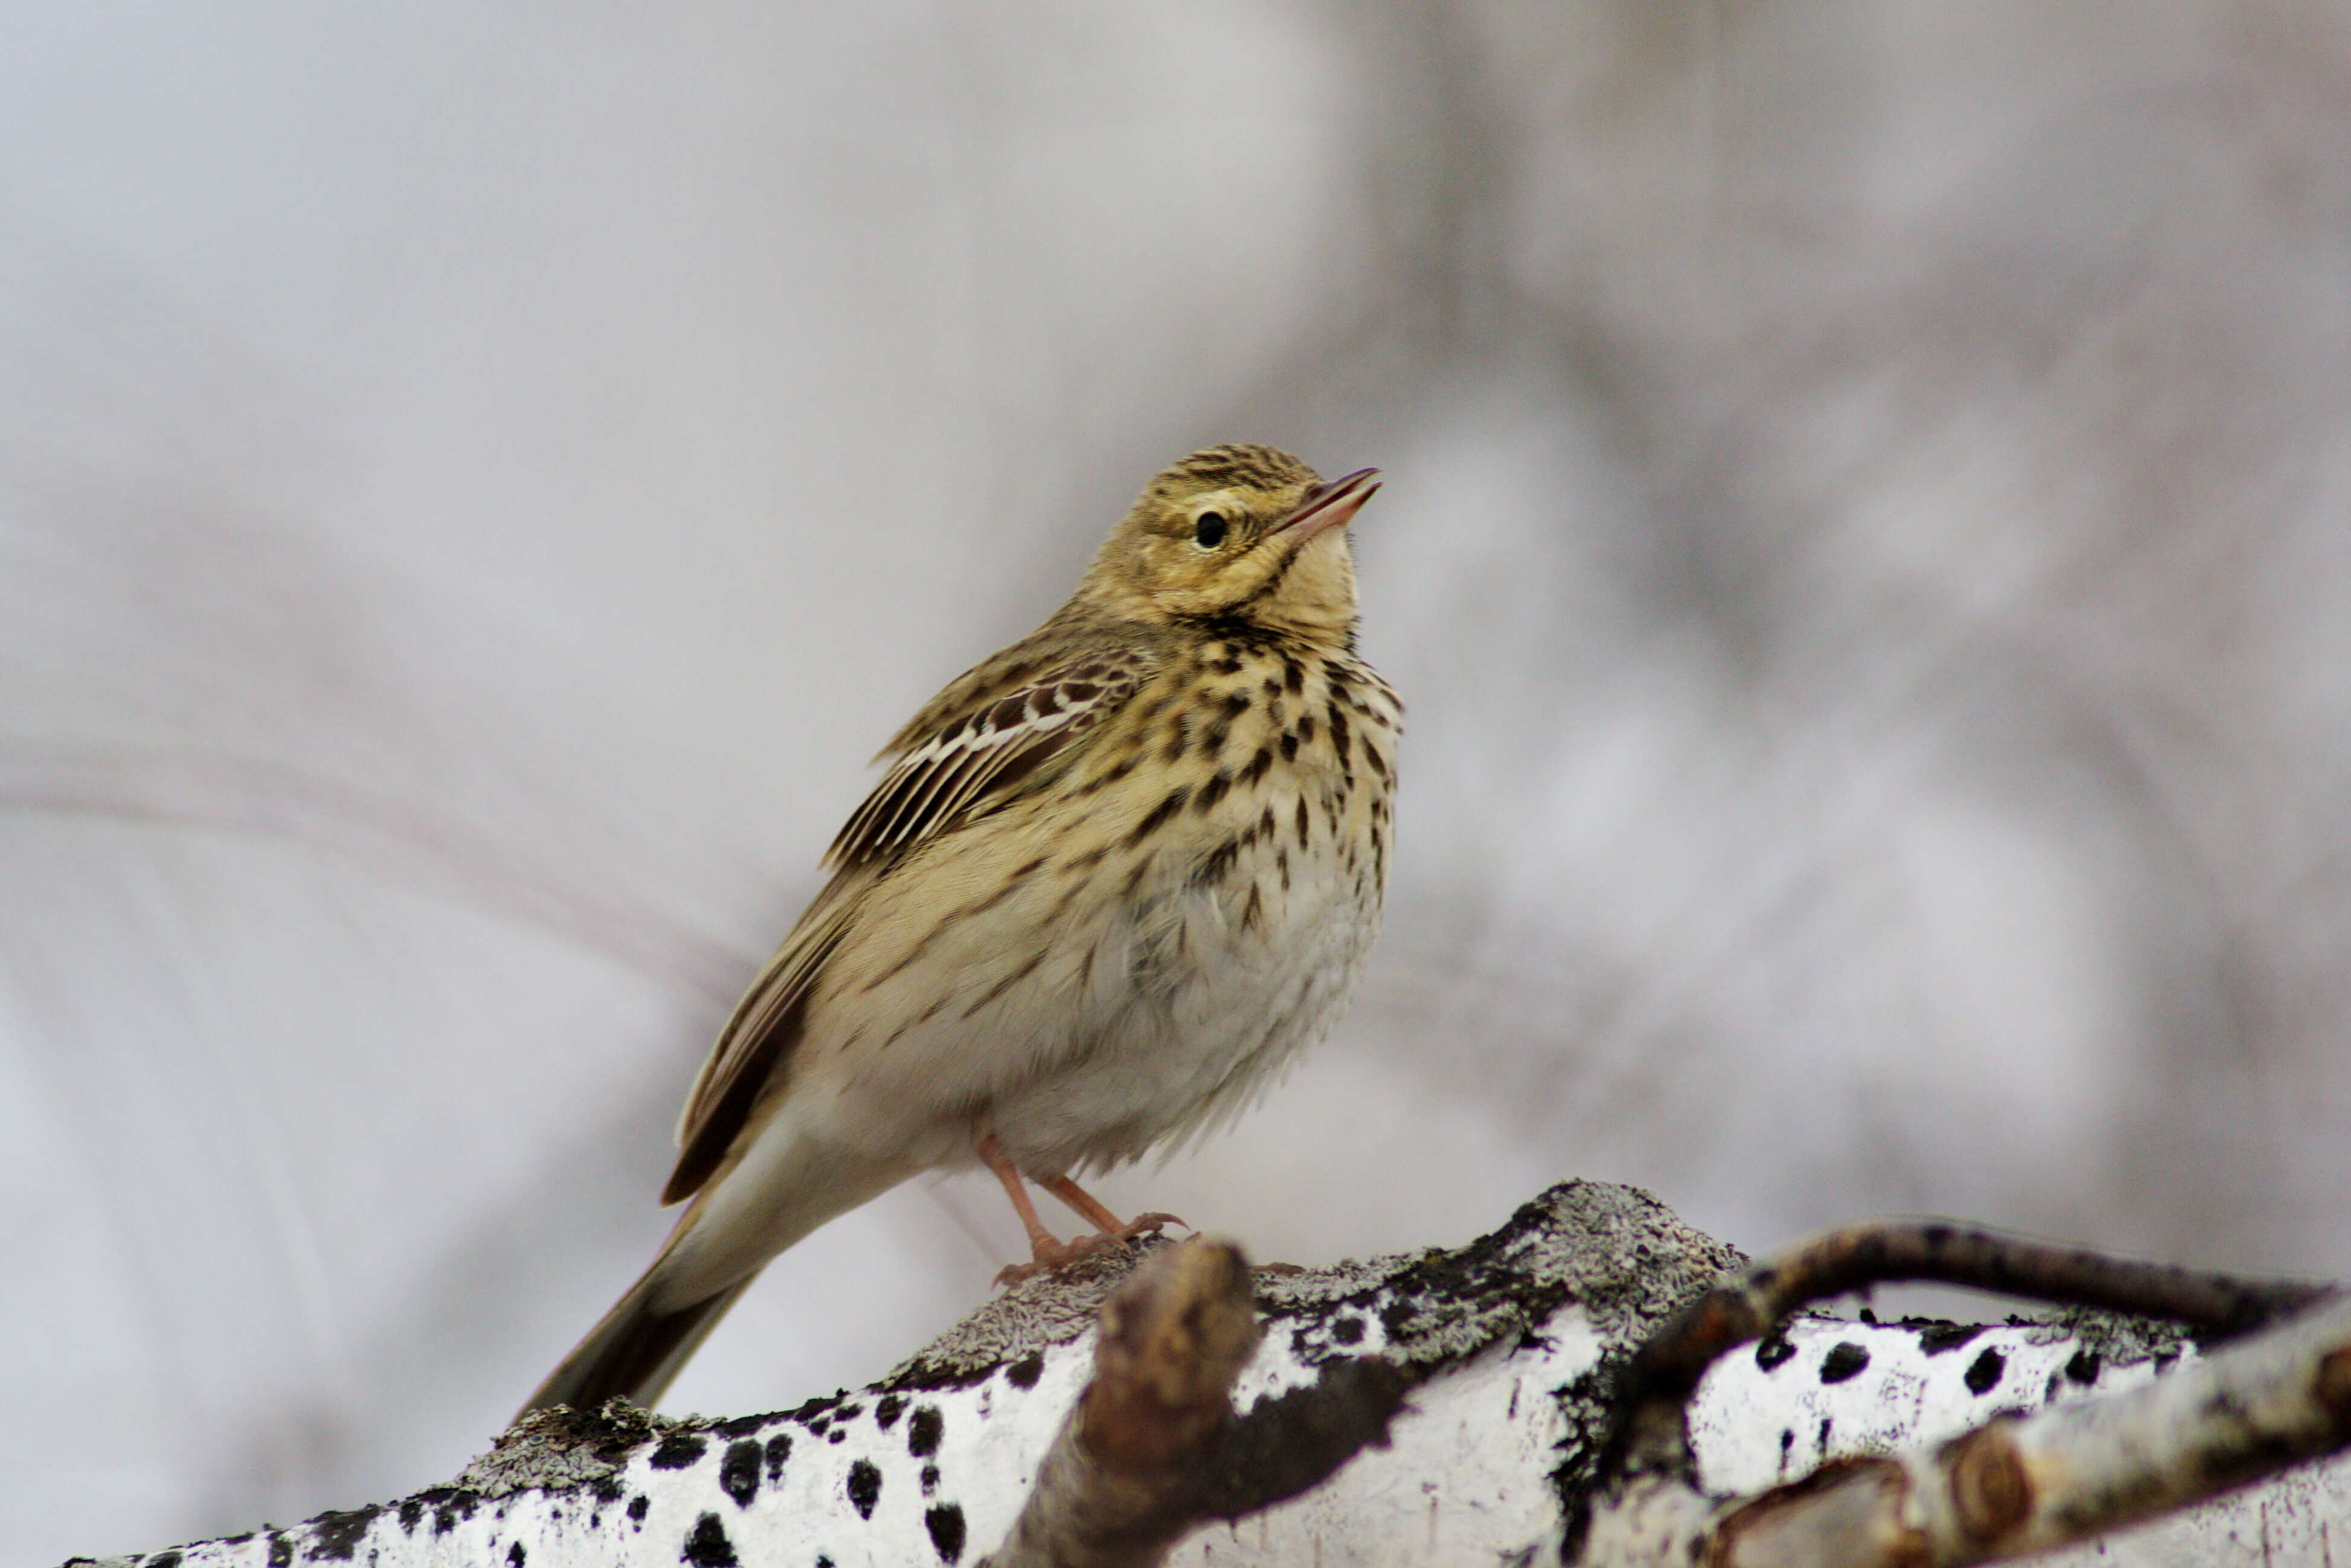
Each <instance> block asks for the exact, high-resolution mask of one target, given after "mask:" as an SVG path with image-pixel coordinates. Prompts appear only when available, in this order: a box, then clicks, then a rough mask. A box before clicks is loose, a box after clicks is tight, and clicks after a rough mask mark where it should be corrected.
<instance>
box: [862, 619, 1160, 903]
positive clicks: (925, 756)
mask: <svg viewBox="0 0 2351 1568" xmlns="http://www.w3.org/2000/svg"><path fill="white" fill-rule="evenodd" d="M984 668H985V666H983V669H984ZM1150 669H1151V661H1150V660H1149V659H1148V658H1147V657H1146V656H1145V655H1144V654H1142V653H1127V652H1118V653H1089V654H1086V655H1083V656H1081V657H1075V658H1072V659H1071V660H1069V661H1068V662H1066V663H1063V664H1059V665H1057V666H1056V667H1054V668H1052V669H1050V670H1048V671H1045V672H1043V673H1040V674H1036V675H1034V676H1032V677H1030V678H1029V679H1026V680H1024V681H1022V682H1020V683H1019V684H1018V685H1012V686H1010V687H1009V688H1008V689H1006V688H1003V687H997V688H995V689H992V690H991V689H988V688H986V687H983V688H982V690H981V691H980V692H978V693H977V694H974V695H973V696H972V697H971V698H969V699H967V700H966V701H965V702H964V703H963V704H962V705H961V706H960V707H959V708H956V709H950V710H949V711H948V712H947V713H946V715H944V716H942V722H940V723H938V724H936V725H935V726H933V727H930V728H929V729H928V730H927V732H926V733H915V734H912V735H902V737H900V744H899V745H898V746H897V747H894V748H893V749H895V750H897V752H898V760H897V762H896V764H895V765H894V766H893V767H892V768H891V769H890V771H889V772H888V773H886V774H884V775H883V779H882V781H881V782H880V783H879V784H876V785H875V786H874V787H873V793H872V794H871V795H868V796H867V797H866V798H865V803H864V804H863V805H862V806H860V807H859V808H858V809H857V813H856V815H854V816H852V817H851V818H850V819H849V822H848V824H847V825H846V826H845V827H843V828H842V829H841V836H840V837H838V838H836V839H834V840H833V841H832V848H831V850H829V851H827V852H825V862H826V863H827V864H829V865H833V866H838V867H841V868H842V869H844V870H845V869H847V868H849V867H852V866H856V865H860V864H863V863H864V862H868V861H872V860H873V859H876V858H877V857H880V856H883V855H887V854H890V853H893V852H897V851H901V850H904V849H905V848H907V847H909V846H911V845H914V844H917V843H920V842H921V841H923V840H925V839H927V838H930V837H931V836H933V835H934V834H936V833H940V832H944V831H946V830H947V829H948V828H950V827H954V826H956V825H957V824H959V823H961V822H964V821H969V820H970V819H971V818H973V817H975V816H977V815H978V814H979V813H980V812H981V811H983V810H987V808H989V807H990V806H993V805H994V804H996V803H997V802H998V801H999V800H1002V799H1003V797H1004V796H1005V794H1006V793H1007V792H1008V790H1010V789H1012V787H1013V786H1014V785H1016V784H1018V783H1019V781H1020V780H1021V779H1026V778H1028V777H1029V775H1030V774H1032V773H1034V772H1035V771H1036V770H1037V769H1038V768H1039V767H1040V766H1042V765H1043V764H1044V763H1045V762H1046V761H1047V760H1048V759H1049V758H1052V757H1053V756H1055V755H1056V754H1057V753H1059V752H1060V751H1061V748H1062V747H1066V746H1068V745H1069V744H1070V743H1071V741H1073V740H1075V739H1076V738H1077V737H1079V736H1080V735H1082V734H1083V733H1084V732H1085V731H1086V730H1087V729H1088V728H1090V727H1092V725H1094V724H1095V723H1096V722H1097V721H1099V720H1100V719H1101V718H1102V716H1103V715H1105V714H1107V713H1109V712H1111V711H1112V710H1113V709H1114V708H1115V707H1117V706H1118V705H1119V704H1120V703H1121V702H1123V701H1124V700H1125V698H1126V697H1127V696H1128V695H1129V694H1131V693H1132V692H1133V691H1134V689H1135V687H1136V686H1138V685H1141V684H1142V683H1143V681H1144V678H1145V677H1146V676H1147V675H1148V674H1149V673H1150ZM975 673H977V672H975ZM885 755H886V753H885Z"/></svg>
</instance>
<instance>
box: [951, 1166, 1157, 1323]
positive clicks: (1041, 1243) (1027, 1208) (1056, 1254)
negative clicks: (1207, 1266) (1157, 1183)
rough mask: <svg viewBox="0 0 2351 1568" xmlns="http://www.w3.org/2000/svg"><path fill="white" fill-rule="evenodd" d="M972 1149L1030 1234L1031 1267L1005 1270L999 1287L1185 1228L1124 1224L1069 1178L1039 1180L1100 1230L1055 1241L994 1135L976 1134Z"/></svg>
mask: <svg viewBox="0 0 2351 1568" xmlns="http://www.w3.org/2000/svg"><path fill="white" fill-rule="evenodd" d="M972 1147H973V1149H974V1150H975V1151H976V1152H977V1154H978V1155H979V1157H980V1161H981V1163H982V1164H984V1165H986V1166H987V1168H988V1169H989V1170H991V1171H994V1172H995V1173H996V1179H997V1180H998V1181H999V1182H1001V1183H1003V1184H1004V1196H1005V1197H1008V1198H1010V1199H1011V1200H1012V1210H1013V1212H1014V1213H1016V1214H1018V1215H1019V1217H1020V1223H1021V1226H1022V1227H1023V1228H1025V1229H1026V1230H1027V1231H1028V1232H1029V1251H1030V1252H1031V1253H1032V1254H1033V1255H1034V1258H1035V1261H1033V1262H1029V1263H1014V1264H1011V1265H1010V1266H1008V1267H1007V1268H1006V1269H1005V1270H1003V1271H1002V1272H1000V1273H998V1275H997V1276H996V1282H997V1283H998V1284H999V1285H1010V1284H1018V1283H1019V1281H1022V1280H1025V1279H1027V1278H1029V1276H1030V1275H1031V1274H1039V1273H1042V1272H1044V1271H1045V1270H1048V1269H1061V1268H1066V1267H1067V1266H1068V1265H1070V1264H1071V1263H1074V1262H1076V1261H1078V1260H1080V1259H1081V1258H1091V1257H1092V1256H1093V1255H1094V1254H1095V1253H1097V1252H1099V1251H1101V1250H1102V1249H1103V1248H1105V1247H1116V1246H1121V1245H1123V1244H1124V1243H1125V1242H1128V1241H1131V1240H1133V1239H1134V1238H1135V1237H1137V1236H1141V1235H1144V1234H1145V1233H1147V1232H1150V1231H1154V1230H1156V1229H1158V1228H1160V1227H1161V1226H1163V1225H1169V1224H1177V1225H1180V1224H1182V1223H1183V1222H1182V1221H1181V1220H1179V1219H1176V1218H1175V1216H1174V1215H1170V1214H1146V1215H1144V1216H1142V1217H1141V1218H1137V1219H1136V1220H1135V1221H1134V1224H1132V1225H1127V1224H1123V1223H1122V1222H1121V1221H1120V1219H1119V1218H1118V1216H1117V1215H1115V1214H1113V1213H1112V1212H1111V1211H1110V1210H1109V1209H1107V1208H1105V1207H1102V1204H1101V1203H1100V1202H1098V1201H1097V1200H1096V1199H1095V1198H1094V1197H1093V1196H1092V1194H1090V1193H1088V1192H1087V1191H1086V1190H1085V1189H1084V1188H1083V1187H1081V1186H1078V1184H1077V1183H1075V1182H1073V1181H1071V1179H1070V1178H1069V1177H1067V1176H1040V1178H1038V1185H1039V1186H1041V1187H1043V1188H1044V1189H1045V1190H1046V1191H1048V1192H1050V1193H1051V1194H1052V1195H1053V1196H1054V1197H1058V1198H1060V1199H1061V1201H1062V1202H1063V1203H1066V1204H1068V1205H1069V1206H1070V1207H1071V1208H1074V1209H1076V1210H1077V1211H1078V1212H1079V1213H1080V1214H1082V1215H1084V1216H1085V1217H1086V1218H1087V1219H1089V1220H1091V1221H1092V1222H1093V1223H1094V1224H1095V1225H1097V1226H1099V1227H1100V1228H1101V1229H1100V1231H1099V1232H1098V1233H1097V1234H1095V1235H1092V1236H1080V1237H1074V1238H1072V1239H1070V1240H1068V1241H1061V1240H1058V1239H1055V1237H1054V1235H1053V1233H1052V1232H1051V1231H1050V1230H1048V1229H1046V1228H1045V1222H1044V1221H1043V1220H1041V1219H1040V1218H1037V1206H1036V1205H1035V1204H1034V1203H1032V1202H1030V1201H1029V1188H1028V1186H1027V1184H1025V1183H1024V1182H1023V1181H1022V1180H1021V1179H1020V1167H1019V1166H1016V1165H1014V1164H1013V1163H1012V1156H1010V1155H1008V1154H1006V1153H1005V1152H1004V1145H1003V1144H1002V1143H1001V1142H1000V1141H999V1140H998V1138H997V1136H996V1134H995V1133H994V1132H993V1131H990V1132H985V1133H982V1134H979V1135H978V1136H977V1138H974V1139H973V1140H972Z"/></svg>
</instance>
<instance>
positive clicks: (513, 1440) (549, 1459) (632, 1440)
mask: <svg viewBox="0 0 2351 1568" xmlns="http://www.w3.org/2000/svg"><path fill="white" fill-rule="evenodd" d="M695 1425H696V1424H695V1423H694V1422H691V1421H674V1420H671V1419H670V1418H669V1417H668V1416H656V1415H654V1414H653V1413H652V1412H651V1411H648V1410H641V1409H639V1408H638V1407H637V1406H634V1405H632V1404H630V1403H629V1402H628V1401H627V1400H625V1399H611V1400H607V1401H605V1404H604V1407H603V1408H602V1409H601V1410H597V1411H591V1412H587V1413H584V1414H583V1413H581V1412H580V1411H576V1410H573V1409H571V1408H570V1407H569V1406H557V1407H556V1408H554V1409H552V1410H534V1411H532V1412H531V1413H530V1414H529V1415H528V1416H523V1417H522V1418H521V1419H520V1420H518V1421H517V1422H516V1423H515V1424H514V1425H513V1426H511V1427H507V1430H506V1431H505V1432H504V1433H503V1434H502V1435H501V1436H500V1437H499V1438H498V1440H497V1442H496V1444H495V1445H494V1446H493V1447H492V1448H491V1449H490V1451H489V1452H488V1453H486V1454H484V1455H481V1456H480V1457H479V1458H475V1460H474V1462H473V1463H472V1464H470V1465H467V1466H466V1467H465V1473H464V1474H463V1475H460V1476H459V1477H458V1478H457V1485H458V1487H460V1488H461V1489H463V1490H466V1491H470V1492H474V1493H476V1494H477V1495H479V1496H482V1497H505V1496H507V1495H508V1494H509V1493H513V1492H518V1491H528V1490H534V1489H537V1490H548V1491H562V1490H569V1489H570V1488H573V1487H581V1486H587V1485H589V1484H590V1483H591V1482H595V1481H601V1480H606V1479H610V1478H611V1477H612V1476H614V1475H617V1474H618V1473H619V1472H620V1469H621V1467H622V1465H624V1464H626V1463H627V1462H628V1459H629V1456H630V1455H632V1454H633V1453H635V1452H636V1451H637V1450H638V1449H639V1448H643V1447H644V1446H645V1445H646V1444H647V1443H649V1442H653V1441H654V1440H656V1439H661V1440H668V1439H670V1438H672V1437H677V1436H686V1437H689V1438H690V1437H691V1428H692V1427H695Z"/></svg>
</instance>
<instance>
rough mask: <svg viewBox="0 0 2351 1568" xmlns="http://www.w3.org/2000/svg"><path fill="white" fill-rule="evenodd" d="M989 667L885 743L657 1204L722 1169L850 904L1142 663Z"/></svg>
mask: <svg viewBox="0 0 2351 1568" xmlns="http://www.w3.org/2000/svg"><path fill="white" fill-rule="evenodd" d="M995 664H996V662H994V661H991V663H990V664H984V665H982V666H980V668H979V669H977V670H975V671H973V672H972V674H970V675H968V676H967V677H965V679H964V680H962V681H959V682H957V683H956V685H954V686H950V687H949V688H947V690H946V692H945V693H943V694H941V696H940V699H939V701H937V702H935V703H934V704H933V705H932V706H931V707H930V708H929V709H926V710H925V713H924V714H923V715H921V716H918V718H917V719H916V722H915V723H914V725H910V726H909V727H907V729H906V730H905V731H903V732H901V734H900V737H899V738H898V740H897V741H896V742H894V743H893V747H892V751H893V752H895V753H896V754H897V757H898V760H897V762H896V763H895V765H894V766H893V767H892V768H891V769H890V771H889V772H888V773H886V774H884V775H883V779H882V781H881V782H880V783H879V784H877V785H875V786H874V787H873V792H872V794H871V795H869V796H867V797H866V798H865V803H864V804H863V805H862V806H860V807H859V808H858V809H857V812H856V814H855V815H854V816H852V817H851V818H850V819H849V824H848V826H846V827H844V828H842V829H841V836H840V837H839V838H837V839H835V840H834V841H833V842H832V848H831V850H830V851H828V852H827V853H826V855H825V861H826V863H828V864H829V865H831V866H832V867H833V868H834V870H835V874H834V876H833V880H832V882H831V883H830V884H829V885H827V886H826V888H825V890H824V891H823V892H822V893H820V894H818V895H817V900H816V902H815V903H814V904H811V905H810V907H809V911H808V913H807V914H806V915H801V916H800V921H799V925H796V926H794V927H793V928H792V933H791V935H790V936H787V937H786V938H784V945H783V946H781V947H779V948H778V949H777V951H776V955H775V956H774V957H772V958H770V959H768V964H767V967H765V968H764V969H762V970H761V971H760V972H759V977H758V979H756V980H754V981H753V982H752V984H751V988H750V990H749V992H748V993H747V994H746V995H745V997H744V998H743V1000H742V1001H741V1003H740V1004H738V1005H737V1008H736V1009H735V1016H734V1017H733V1018H732V1019H728V1020H727V1024H726V1028H725V1029H724V1030H721V1031H720V1032H719V1036H718V1043H717V1044H716V1046H715V1047H713V1048H712V1050H711V1052H710V1058H709V1060H708V1061H705V1062H704V1063H703V1065H702V1072H701V1074H700V1076H698V1077H697V1078H695V1082H694V1092H692V1093H691V1094H690V1095H688V1096H687V1097H686V1103H685V1113H684V1115H683V1116H681V1117H680V1118H679V1119H678V1126H677V1142H678V1160H677V1166H676V1168H675V1169H674V1171H673V1172H672V1173H671V1175H670V1178H669V1184H668V1186H665V1187H664V1188H663V1190H662V1201H663V1202H664V1203H675V1202H677V1201H678V1200H680V1199H681V1198H685V1197H692V1196H693V1195H694V1194H695V1193H696V1192H698V1191H700V1190H701V1188H702V1186H703V1184H704V1183H705V1182H706V1181H708V1180H709V1179H710V1176H711V1173H712V1172H713V1171H715V1170H716V1169H717V1168H718V1166H719V1163H720V1162H721V1161H722V1160H724V1159H725V1158H726V1151H727V1149H728V1148H729V1147H730V1146H732V1145H733V1144H734V1142H735V1138H736V1135H737V1134H738V1133H740V1132H741V1131H742V1129H743V1125H744V1124H745V1123H746V1122H747V1121H748V1120H749V1119H750V1115H751V1112H752V1109H753V1107H754V1106H755V1105H756V1104H757V1103H758V1098H759V1095H760V1093H761V1092H762V1091H763V1090H764V1089H765V1088H766V1087H767V1084H768V1081H769V1079H771V1078H772V1077H773V1076H774V1075H775V1071H776V1069H777V1068H778V1066H779V1065H781V1063H782V1062H783V1061H784V1060H785V1058H786V1057H788V1056H789V1054H790V1052H791V1049H792V1047H793V1045H794V1044H796V1043H797V1042H798V1041H799V1036H800V1029H801V1020H802V1016H803V1014H804V1012H805V1010H806V1009H807V1006H808V1001H809V998H810V993H811V992H812V991H813V990H814V988H815V986H816V980H817V977H818V976H819V974H820V973H821V972H822V970H823V967H824V963H825V960H826V959H827V958H829V957H830V956H831V955H832V952H833V949H834V948H836V947H837V946H840V944H841V938H842V937H843V936H844V935H846V933H847V931H848V929H849V926H850V925H851V923H852V918H853V916H854V915H855V912H856V909H857V907H858V904H860V902H861V900H860V899H859V897H858V896H857V895H858V894H860V893H862V891H863V890H864V888H865V887H866V886H867V885H868V884H869V883H872V881H873V880H874V879H875V878H876V877H878V876H880V875H881V874H883V873H884V872H885V871H886V869H887V867H888V864H889V863H890V862H893V861H894V860H895V858H896V857H897V856H899V855H901V854H903V853H904V852H906V851H907V850H908V849H910V848H912V847H913V846H914V845H915V844H918V843H921V842H922V841H925V840H926V839H929V838H933V837H935V836H936V835H937V834H939V833H942V832H945V831H947V830H948V829H949V828H952V827H956V826H959V825H961V824H962V823H964V822H967V821H971V820H972V819H973V818H975V817H977V816H979V815H981V814H982V813H983V812H985V811H987V810H990V809H991V808H993V807H994V806H996V805H998V804H999V803H1000V802H1001V801H1002V800H1004V799H1005V797H1006V795H1007V794H1008V792H1009V791H1010V790H1011V789H1013V788H1014V787H1015V786H1016V785H1018V784H1019V781H1020V780H1022V779H1026V778H1029V776H1030V775H1032V774H1034V773H1035V772H1036V770H1037V769H1038V768H1040V766H1042V765H1043V764H1044V763H1045V762H1046V761H1047V760H1048V759H1049V758H1052V757H1053V756H1055V755H1057V754H1058V753H1059V752H1061V750H1062V749H1063V748H1064V747H1067V746H1068V745H1069V744H1070V743H1071V741H1073V740H1075V739H1076V738H1077V737H1078V736H1080V735H1081V734H1082V733H1084V732H1085V730H1086V729H1087V728H1088V727H1091V726H1092V725H1093V724H1094V723H1096V722H1098V721H1099V720H1100V719H1101V718H1102V716H1103V715H1105V714H1107V713H1109V712H1110V711H1112V710H1113V708H1115V707H1116V706H1118V704H1119V703H1120V702H1121V701H1123V699H1124V698H1125V697H1126V696H1127V695H1129V694H1131V693H1132V692H1134V689H1135V688H1136V687H1137V686H1138V685H1141V684H1142V683H1143V682H1144V680H1145V679H1147V678H1148V676H1149V674H1150V673H1151V670H1152V668H1153V662H1152V660H1151V659H1150V658H1149V657H1148V656H1147V655H1145V654H1144V653H1129V652H1125V651H1118V652H1106V653H1084V654H1079V655H1073V656H1071V657H1070V658H1067V659H1063V660H1059V661H1053V662H1051V663H1050V665H1049V667H1048V668H1046V669H1044V670H1042V671H1038V670H1036V668H1035V666H1034V665H1033V664H1032V665H1030V666H1029V669H1028V670H1026V671H1021V672H1019V678H1017V679H998V678H994V677H993V676H992V674H991V671H992V669H993V668H994V667H995ZM926 721H928V722H926ZM889 754H890V753H884V755H889Z"/></svg>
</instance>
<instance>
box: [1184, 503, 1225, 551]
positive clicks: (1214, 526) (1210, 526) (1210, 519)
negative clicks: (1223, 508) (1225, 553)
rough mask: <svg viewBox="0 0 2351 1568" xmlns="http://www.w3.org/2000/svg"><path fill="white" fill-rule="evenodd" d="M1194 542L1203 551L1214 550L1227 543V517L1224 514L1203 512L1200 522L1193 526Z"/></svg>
mask: <svg viewBox="0 0 2351 1568" xmlns="http://www.w3.org/2000/svg"><path fill="white" fill-rule="evenodd" d="M1192 542H1193V543H1194V544H1196V545H1198V546H1199V547H1200V548H1201V549H1216V548H1217V546H1218V545H1220V544H1222V543H1224V542H1225V515H1224V514H1223V513H1222V512H1202V513H1201V514H1200V518H1199V521H1197V522H1196V523H1194V524H1193V525H1192Z"/></svg>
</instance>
